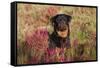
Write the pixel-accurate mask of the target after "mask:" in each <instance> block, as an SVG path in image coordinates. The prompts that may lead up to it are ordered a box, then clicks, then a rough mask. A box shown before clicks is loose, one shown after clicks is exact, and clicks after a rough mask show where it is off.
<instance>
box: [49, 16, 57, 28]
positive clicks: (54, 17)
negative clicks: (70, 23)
mask: <svg viewBox="0 0 100 68" xmlns="http://www.w3.org/2000/svg"><path fill="white" fill-rule="evenodd" d="M55 19H56V16H53V17H51V19H50V22H51V24H52V25H53V26H54V23H55Z"/></svg>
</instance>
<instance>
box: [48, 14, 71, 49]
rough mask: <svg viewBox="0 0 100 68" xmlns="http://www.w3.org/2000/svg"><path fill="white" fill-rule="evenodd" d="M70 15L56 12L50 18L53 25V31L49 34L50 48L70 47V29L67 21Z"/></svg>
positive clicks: (69, 19)
mask: <svg viewBox="0 0 100 68" xmlns="http://www.w3.org/2000/svg"><path fill="white" fill-rule="evenodd" d="M71 19H72V17H71V16H69V15H66V14H58V15H56V16H53V17H52V18H51V22H52V25H53V27H54V32H53V33H52V34H51V35H50V40H49V41H50V43H49V47H50V48H55V47H58V48H64V47H67V48H69V47H70V38H69V35H70V29H69V22H70V21H71Z"/></svg>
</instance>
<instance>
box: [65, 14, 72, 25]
mask: <svg viewBox="0 0 100 68" xmlns="http://www.w3.org/2000/svg"><path fill="white" fill-rule="evenodd" d="M65 16H66V20H67V23H68V24H69V23H70V21H71V19H72V17H71V16H70V15H65Z"/></svg>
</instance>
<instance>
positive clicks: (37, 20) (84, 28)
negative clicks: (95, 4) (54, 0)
mask: <svg viewBox="0 0 100 68" xmlns="http://www.w3.org/2000/svg"><path fill="white" fill-rule="evenodd" d="M59 13H64V14H68V15H71V16H72V21H71V23H70V39H71V48H70V49H64V50H63V51H64V52H63V54H62V55H58V51H59V50H56V53H55V51H53V50H51V51H50V50H48V41H47V40H48V35H47V33H46V31H47V32H49V33H50V34H51V33H52V31H53V27H52V26H51V22H50V18H51V17H52V16H54V15H56V14H59ZM17 15H18V20H17V21H18V22H17V43H18V45H17V46H18V48H17V52H18V55H17V63H18V64H32V63H33V64H37V63H48V62H65V61H66V62H71V61H87V60H96V8H89V7H72V6H50V5H44V6H42V5H32V4H18V8H17ZM39 29H40V30H39ZM41 29H43V30H41ZM44 30H46V31H44ZM38 31H39V32H38ZM41 31H42V32H41ZM36 32H37V33H36ZM42 46H43V48H42ZM45 52H46V53H48V54H49V53H50V54H51V55H52V56H48V55H47V54H46V53H45ZM64 57H65V59H64Z"/></svg>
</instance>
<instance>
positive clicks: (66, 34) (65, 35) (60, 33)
mask: <svg viewBox="0 0 100 68" xmlns="http://www.w3.org/2000/svg"><path fill="white" fill-rule="evenodd" d="M57 34H58V36H59V37H62V38H66V37H67V36H68V30H67V29H66V30H61V31H57Z"/></svg>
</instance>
